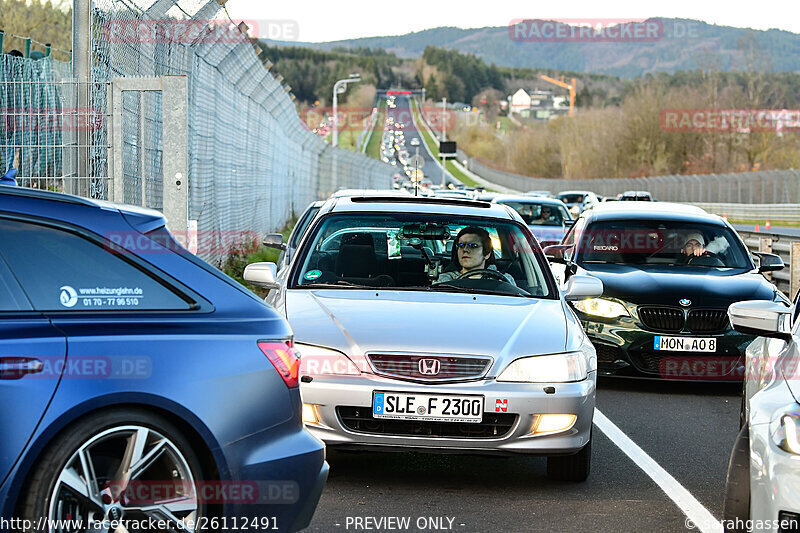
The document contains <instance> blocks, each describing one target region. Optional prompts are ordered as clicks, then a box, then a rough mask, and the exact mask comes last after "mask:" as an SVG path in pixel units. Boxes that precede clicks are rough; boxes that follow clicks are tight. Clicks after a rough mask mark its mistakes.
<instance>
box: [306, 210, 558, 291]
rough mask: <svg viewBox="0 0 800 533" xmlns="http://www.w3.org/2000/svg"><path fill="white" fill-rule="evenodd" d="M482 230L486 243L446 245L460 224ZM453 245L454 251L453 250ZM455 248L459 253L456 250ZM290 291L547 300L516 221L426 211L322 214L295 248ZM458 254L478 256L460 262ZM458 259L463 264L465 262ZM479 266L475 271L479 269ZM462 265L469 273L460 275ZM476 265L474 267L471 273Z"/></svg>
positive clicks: (544, 279) (543, 273) (546, 280)
mask: <svg viewBox="0 0 800 533" xmlns="http://www.w3.org/2000/svg"><path fill="white" fill-rule="evenodd" d="M468 226H469V227H473V228H478V229H479V231H480V232H483V231H485V233H484V234H483V235H486V236H487V237H486V238H487V239H488V241H489V246H490V248H491V250H490V251H488V252H487V253H486V254H483V253H481V251H483V250H484V247H483V245H480V246H475V247H473V248H474V249H473V248H468V243H466V241H467V240H469V239H466V238H465V237H471V238H473V239H472V240H475V239H478V235H473V234H467V235H465V236H462V238H461V241H460V242H461V243H462V244H464V246H462V247H461V249H460V250H459V248H458V247H457V246H454V243H455V240H456V238H457V236H458V235H459V232H460V231H461V230H462V229H463V228H465V227H468ZM454 248H456V249H455V250H454ZM459 251H460V254H459ZM300 253H301V254H302V256H303V258H302V260H300V261H298V262H297V266H296V267H295V271H294V272H293V273H292V280H293V283H292V285H291V287H292V288H315V287H331V288H353V287H357V288H364V287H370V288H374V287H380V288H387V289H403V290H429V291H432V290H435V291H451V292H482V293H492V294H503V295H511V296H524V297H550V298H555V297H556V296H554V295H553V293H554V291H553V290H552V289H551V287H552V284H551V281H552V280H551V278H550V277H549V275H548V272H549V270H547V269H548V267H547V266H546V264H545V263H544V262H543V256H542V254H541V253H540V252H538V249H537V245H536V244H535V241H533V240H532V239H530V238H529V236H528V234H527V231H525V230H524V229H523V227H522V226H520V225H518V224H517V223H514V222H510V221H502V220H492V219H484V218H469V217H454V216H447V215H430V214H410V213H392V214H385V213H381V214H370V213H342V214H334V215H328V216H326V217H325V218H324V219H323V220H322V221H321V222H320V224H319V225H318V226H317V227H316V229H315V230H314V234H313V235H312V236H310V238H309V239H308V240H307V241H306V244H305V245H304V246H303V249H302V250H300ZM459 255H462V256H465V255H466V257H467V259H466V260H468V259H469V258H470V256H472V258H473V260H474V258H475V257H479V259H478V260H477V261H478V262H479V263H480V261H481V259H482V258H484V257H486V256H489V258H487V259H483V261H484V263H482V264H472V265H467V267H462V265H461V264H460V261H461V260H460V259H459ZM466 260H465V261H466ZM479 267H482V268H479ZM462 268H466V270H467V271H474V272H473V273H472V274H471V275H470V277H465V278H463V279H462V278H461V274H462ZM478 270H480V272H478Z"/></svg>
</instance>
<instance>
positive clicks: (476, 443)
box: [300, 373, 596, 455]
mask: <svg viewBox="0 0 800 533" xmlns="http://www.w3.org/2000/svg"><path fill="white" fill-rule="evenodd" d="M595 385H596V375H595V374H594V373H592V374H590V377H589V378H587V379H585V380H583V381H581V382H577V383H536V384H533V383H498V382H497V381H495V380H493V379H483V380H479V381H471V382H462V383H450V384H421V383H414V382H408V381H402V380H397V379H390V378H385V377H380V376H377V375H374V374H361V375H360V376H316V377H314V379H313V381H311V382H310V383H302V384H301V388H300V390H301V393H302V396H303V402H304V403H308V404H314V405H316V411H317V415H318V417H319V423H318V424H307V427H308V429H309V430H310V431H311V432H312V433H313V434H314V435H315V436H317V437H318V438H320V439H322V440H323V441H325V443H326V444H327V445H328V446H331V447H333V446H340V447H347V448H372V449H381V448H382V449H384V450H387V451H388V450H392V449H397V448H402V449H404V450H406V451H408V450H409V449H414V451H432V452H437V453H447V452H456V453H479V454H482V453H486V454H517V453H524V454H541V455H557V454H570V453H575V452H577V451H578V450H580V449H581V448H582V447H583V446H584V445H585V444H586V443H587V442H588V440H589V436H590V431H591V428H592V416H593V414H594V406H595ZM548 387H552V388H554V392H551V393H548V392H545V389H546V388H548ZM373 391H392V392H406V393H408V392H416V393H424V394H463V395H482V396H483V397H484V414H483V421H484V422H482V424H488V423H489V422H493V421H496V420H498V419H499V418H502V419H503V420H505V421H511V422H510V423H509V424H506V427H507V430H505V431H504V432H501V433H500V434H498V435H492V434H486V433H491V432H485V431H484V432H483V434H482V435H481V436H480V437H475V432H476V431H477V432H481V429H480V428H479V427H477V426H478V425H477V424H459V423H455V422H442V423H423V424H420V423H414V422H409V423H404V424H399V426H401V428H402V429H400V430H399V431H398V430H397V427H398V425H392V427H391V428H390V429H387V427H386V426H388V425H385V424H381V423H380V422H381V421H380V420H376V419H372V420H369V419H371V413H372V398H373ZM503 407H505V409H506V411H503ZM547 413H558V414H574V415H576V417H577V419H576V421H575V424H574V425H573V426H572V428H571V429H569V430H566V431H564V432H562V433H558V434H551V435H538V436H534V435H531V426H532V424H533V422H534V417H535V416H536V415H538V414H547ZM343 414H346V415H348V416H346V417H345V418H347V419H348V420H352V418H351V417H352V416H353V415H355V416H365V415H366V416H367V419H365V423H364V424H357V425H356V426H354V425H353V424H352V422H348V423H347V424H346V423H345V422H344V421H343V416H342V415H343ZM497 415H502V416H501V417H498V416H497ZM436 424H438V426H439V428H440V429H443V430H444V431H443V432H444V433H446V434H447V436H440V434H441V433H443V432H442V431H437V429H436ZM444 424H446V425H447V427H442V426H443V425H444ZM484 429H485V428H484ZM462 430H463V433H462V434H459V435H458V436H455V434H458V433H459V432H462Z"/></svg>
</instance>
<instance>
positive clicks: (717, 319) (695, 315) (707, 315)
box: [686, 309, 728, 332]
mask: <svg viewBox="0 0 800 533" xmlns="http://www.w3.org/2000/svg"><path fill="white" fill-rule="evenodd" d="M727 326H728V313H727V312H726V311H725V309H695V310H692V311H689V318H688V319H687V321H686V328H687V329H688V330H689V331H694V332H709V331H721V330H723V329H725V328H726V327H727Z"/></svg>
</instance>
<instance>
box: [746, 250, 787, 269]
mask: <svg viewBox="0 0 800 533" xmlns="http://www.w3.org/2000/svg"><path fill="white" fill-rule="evenodd" d="M753 255H755V256H756V257H758V259H759V265H758V271H759V272H774V271H776V270H783V267H784V266H785V265H784V264H783V259H781V258H780V256H778V255H776V254H768V253H766V252H753Z"/></svg>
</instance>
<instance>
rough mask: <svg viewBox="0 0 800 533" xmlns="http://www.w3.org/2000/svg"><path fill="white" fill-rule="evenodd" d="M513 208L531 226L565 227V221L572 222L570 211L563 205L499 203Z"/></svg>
mask: <svg viewBox="0 0 800 533" xmlns="http://www.w3.org/2000/svg"><path fill="white" fill-rule="evenodd" d="M497 203H499V204H505V205H507V206H510V207H511V208H513V209H514V210H515V211H516V212H517V213H519V215H520V216H521V217H522V219H523V220H524V221H525V223H526V224H529V225H531V226H563V225H564V221H565V220H571V219H572V217H571V216H570V215H569V211H567V208H566V207H565V206H563V205H558V204H552V203H549V202H548V203H539V202H522V201H516V200H501V201H499V202H497Z"/></svg>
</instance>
